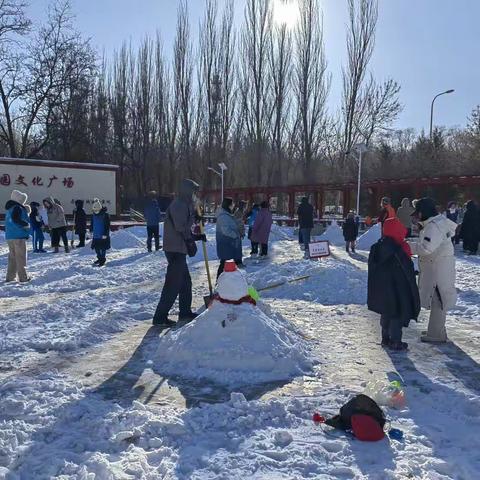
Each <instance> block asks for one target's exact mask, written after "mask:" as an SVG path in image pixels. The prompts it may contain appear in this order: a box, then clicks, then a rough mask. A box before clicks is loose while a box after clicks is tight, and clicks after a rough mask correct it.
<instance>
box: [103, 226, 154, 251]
mask: <svg viewBox="0 0 480 480" xmlns="http://www.w3.org/2000/svg"><path fill="white" fill-rule="evenodd" d="M111 242H112V248H115V249H117V250H120V249H122V248H145V245H146V244H145V235H141V232H139V231H138V230H137V229H135V230H134V229H133V228H125V229H123V230H118V231H117V232H113V233H112V236H111Z"/></svg>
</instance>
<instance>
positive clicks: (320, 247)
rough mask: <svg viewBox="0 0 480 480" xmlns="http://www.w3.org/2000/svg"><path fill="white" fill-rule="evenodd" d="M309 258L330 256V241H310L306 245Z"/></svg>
mask: <svg viewBox="0 0 480 480" xmlns="http://www.w3.org/2000/svg"><path fill="white" fill-rule="evenodd" d="M308 251H309V254H310V258H323V257H329V256H330V243H329V242H328V240H324V241H320V242H312V243H309V245H308Z"/></svg>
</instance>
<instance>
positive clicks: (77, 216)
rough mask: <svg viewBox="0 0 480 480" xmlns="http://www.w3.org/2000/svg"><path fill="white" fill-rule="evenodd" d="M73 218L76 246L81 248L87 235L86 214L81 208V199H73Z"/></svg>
mask: <svg viewBox="0 0 480 480" xmlns="http://www.w3.org/2000/svg"><path fill="white" fill-rule="evenodd" d="M73 219H74V220H75V233H76V234H77V235H78V245H77V248H82V247H84V246H85V237H86V235H87V214H86V213H85V210H84V209H83V200H75V210H74V211H73Z"/></svg>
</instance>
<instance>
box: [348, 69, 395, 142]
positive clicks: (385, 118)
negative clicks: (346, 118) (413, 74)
mask: <svg viewBox="0 0 480 480" xmlns="http://www.w3.org/2000/svg"><path fill="white" fill-rule="evenodd" d="M399 93H400V85H399V84H398V83H397V82H395V81H394V80H392V79H389V80H386V81H385V82H384V83H383V84H380V85H379V84H377V83H376V82H375V80H374V79H373V77H371V78H370V82H369V84H368V86H367V87H366V88H365V91H364V92H363V93H362V95H361V98H360V102H359V104H360V108H359V109H358V111H359V114H358V116H357V119H356V124H355V129H356V131H358V132H359V133H360V134H361V136H362V139H363V141H364V143H366V144H367V145H368V144H369V143H370V141H371V139H372V137H373V136H374V135H375V134H377V133H379V132H380V131H382V130H384V129H385V128H386V127H387V126H388V125H390V124H391V123H392V122H393V121H394V120H395V119H396V118H397V117H398V115H399V114H400V112H401V111H402V105H401V103H400V101H399V99H398V95H399Z"/></svg>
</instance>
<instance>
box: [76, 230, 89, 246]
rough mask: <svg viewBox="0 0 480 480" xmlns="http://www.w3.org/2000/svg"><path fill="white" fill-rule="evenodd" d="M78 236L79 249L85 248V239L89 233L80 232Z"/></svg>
mask: <svg viewBox="0 0 480 480" xmlns="http://www.w3.org/2000/svg"><path fill="white" fill-rule="evenodd" d="M77 235H78V245H77V247H84V246H85V237H86V235H87V232H86V231H85V230H80V231H79V232H78V234H77Z"/></svg>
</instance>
